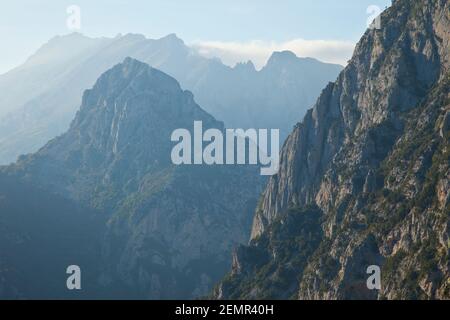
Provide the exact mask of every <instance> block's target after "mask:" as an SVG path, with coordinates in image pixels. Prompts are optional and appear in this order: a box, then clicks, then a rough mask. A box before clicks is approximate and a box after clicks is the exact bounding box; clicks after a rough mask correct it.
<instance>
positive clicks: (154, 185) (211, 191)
mask: <svg viewBox="0 0 450 320" xmlns="http://www.w3.org/2000/svg"><path fill="white" fill-rule="evenodd" d="M194 121H202V124H203V128H204V130H206V129H208V128H217V129H219V130H222V129H223V124H222V123H221V122H219V121H216V120H215V119H214V118H213V117H212V116H210V115H209V114H208V113H206V112H205V111H203V110H202V109H201V108H200V107H199V106H198V105H197V104H196V103H195V101H194V99H193V95H192V94H191V93H190V92H188V91H183V90H181V88H180V86H179V84H178V83H177V81H176V80H175V79H173V78H171V77H169V76H168V75H166V74H164V73H162V72H160V71H158V70H156V69H153V68H151V67H149V66H148V65H146V64H144V63H141V62H139V61H137V60H134V59H131V58H127V59H125V61H124V62H123V63H121V64H119V65H117V66H115V67H114V68H112V69H111V70H109V71H108V72H106V73H105V74H103V75H102V76H101V77H100V78H99V80H98V81H97V83H96V84H95V86H94V87H93V89H92V90H88V91H86V92H85V94H84V97H83V103H82V106H81V108H80V111H79V112H78V113H77V116H76V118H75V119H74V121H73V122H72V125H71V128H70V129H69V131H68V132H66V133H65V134H64V135H62V136H60V137H58V138H56V139H54V140H52V141H51V142H49V143H48V144H47V145H46V146H45V147H44V148H42V149H41V150H40V151H39V152H37V153H36V154H32V155H29V156H26V157H23V158H22V159H21V160H20V161H19V162H18V163H17V164H15V165H12V166H10V167H6V168H4V169H3V170H2V171H3V173H4V174H5V175H8V176H10V177H14V178H16V179H18V180H20V181H22V182H24V183H29V184H33V185H38V186H39V187H41V188H42V189H44V190H48V191H49V192H53V193H57V194H59V195H62V196H64V197H66V198H69V199H71V200H72V201H75V202H76V203H81V204H84V205H86V206H88V207H90V208H93V209H96V210H98V211H100V212H103V215H104V216H106V217H107V223H106V231H104V234H105V235H104V237H103V238H102V240H101V247H102V251H101V253H100V252H99V253H98V266H97V267H98V269H99V273H98V278H97V280H96V281H97V282H98V288H100V289H99V290H101V289H102V288H103V289H104V290H106V289H108V288H110V291H114V292H117V293H118V296H119V297H120V296H122V297H138V298H150V299H159V298H163V299H168V298H171V299H174V298H195V297H199V296H201V295H204V294H206V293H207V292H208V291H209V290H210V289H211V287H212V286H213V283H214V282H216V281H217V280H218V279H220V277H221V276H223V274H225V272H226V270H227V268H228V267H229V265H230V263H229V259H228V257H229V255H230V254H231V248H232V247H233V246H236V245H237V244H239V243H242V242H244V241H246V240H247V239H246V236H245V235H246V234H248V233H249V231H250V226H251V217H252V211H253V208H254V206H255V205H256V198H257V196H258V194H259V192H260V187H261V182H260V176H259V171H258V168H256V167H254V168H252V167H242V166H206V165H205V166H175V165H173V164H172V161H171V151H172V147H173V146H174V143H172V142H171V134H172V132H173V131H174V130H175V129H179V128H186V129H188V130H189V129H190V130H192V128H193V124H194ZM31 213H32V212H31ZM31 213H30V214H31ZM36 214H37V213H36ZM100 297H101V295H100Z"/></svg>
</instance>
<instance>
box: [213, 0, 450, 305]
mask: <svg viewBox="0 0 450 320" xmlns="http://www.w3.org/2000/svg"><path fill="white" fill-rule="evenodd" d="M449 12H450V8H449V3H448V1H443V0H433V1H425V0H423V1H407V0H401V1H400V0H399V1H396V2H395V3H394V4H393V6H392V7H391V8H389V9H388V10H387V11H386V12H384V13H383V15H382V20H381V23H382V28H381V30H369V31H367V32H366V34H365V35H364V36H363V38H362V39H361V41H360V42H359V44H358V45H357V47H356V49H355V53H354V56H353V58H352V60H351V61H350V63H349V65H348V66H347V67H346V68H345V69H344V71H343V72H342V73H341V74H340V76H339V78H338V80H337V82H335V83H332V84H330V85H328V86H327V88H326V89H325V90H324V91H323V93H322V95H321V96H320V97H319V99H318V101H317V103H316V105H315V106H314V108H313V109H312V110H310V111H309V112H308V113H307V115H306V116H305V119H304V120H303V122H302V123H301V124H298V126H297V127H296V128H295V130H294V131H293V133H291V135H290V136H289V138H288V139H287V141H286V143H285V145H284V147H283V150H282V153H281V170H280V172H279V174H278V175H276V176H274V177H272V178H271V179H270V181H269V183H268V185H267V187H266V190H265V191H264V194H263V197H262V198H261V200H260V205H259V206H258V208H257V210H256V213H255V218H254V223H253V231H252V239H251V242H250V244H249V246H242V247H240V248H239V249H238V250H237V251H236V252H235V254H234V255H233V268H232V271H231V273H230V275H229V276H228V277H226V278H225V279H224V280H223V281H222V282H221V283H220V284H219V285H218V286H217V288H216V290H215V291H214V294H213V297H214V298H219V299H230V298H250V299H255V298H272V299H273V298H275V299H283V298H294V299H386V298H387V299H417V298H421V299H448V298H449V297H450V291H449V282H448V279H449V276H450V271H449V214H450V207H449V206H450V190H449V185H450V171H449V170H450V168H449V148H450V146H449V131H448V130H449V126H448V122H449V117H450V96H449V92H450V74H449V70H450V69H449V67H450V59H449V52H450V47H449V42H450V34H449V30H450V16H449ZM305 226H307V227H305ZM369 265H378V266H380V267H381V275H382V287H381V290H380V291H377V290H375V291H371V290H369V289H368V288H367V287H366V280H367V278H368V277H369V275H368V274H367V273H366V269H367V267H368V266H369Z"/></svg>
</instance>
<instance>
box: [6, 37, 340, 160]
mask: <svg viewBox="0 0 450 320" xmlns="http://www.w3.org/2000/svg"><path fill="white" fill-rule="evenodd" d="M128 56H130V57H133V58H136V59H138V60H140V61H143V62H146V63H148V64H149V65H151V66H153V67H155V68H158V69H160V70H162V71H164V72H166V73H167V74H169V75H171V76H173V77H174V78H175V79H177V80H178V81H179V82H180V84H181V86H182V88H184V89H188V90H191V91H192V92H193V93H194V95H195V99H196V101H198V102H199V104H200V105H201V106H202V107H203V108H204V109H205V110H206V111H207V112H209V113H211V114H212V115H213V116H214V117H216V118H217V119H219V120H221V121H224V122H225V125H226V126H227V127H231V128H241V127H242V128H278V129H281V132H282V137H286V136H287V134H288V133H289V131H290V130H291V129H292V127H293V125H294V124H295V122H296V121H297V119H299V118H301V117H302V116H303V114H304V113H305V111H306V110H307V108H309V107H310V106H311V105H312V104H313V102H314V100H315V99H316V97H317V96H318V95H319V94H320V91H321V90H322V88H323V87H324V86H325V85H326V84H327V83H328V82H329V81H333V80H335V78H336V76H337V74H338V73H339V71H340V70H341V69H342V67H341V66H338V65H332V64H325V63H321V62H319V61H317V60H314V59H310V58H297V57H296V56H295V55H293V54H292V53H290V52H281V53H274V55H273V56H272V57H271V58H270V60H269V61H268V63H267V65H266V66H265V67H264V68H263V69H262V70H261V71H257V70H255V68H254V66H253V64H252V63H251V62H248V63H245V64H239V65H237V66H236V67H234V68H230V67H228V66H226V65H224V64H222V63H221V62H220V61H219V60H217V59H207V58H204V57H202V56H200V55H199V54H197V53H196V52H195V51H194V50H193V49H191V48H189V47H188V46H186V45H185V44H184V43H183V41H182V40H181V39H179V38H177V37H176V36H175V35H174V34H171V35H168V36H167V37H164V38H161V39H158V40H152V39H147V38H145V37H144V36H142V35H138V34H127V35H125V36H117V37H116V38H112V39H111V38H96V39H91V38H88V37H85V36H83V35H81V34H77V33H74V34H70V35H67V36H58V37H55V38H53V39H51V40H50V41H49V42H48V43H47V44H45V45H44V46H42V47H41V48H40V49H39V50H38V51H37V52H36V53H35V54H34V55H33V56H31V57H30V58H29V59H28V61H27V62H25V63H24V64H23V65H21V66H19V67H18V68H16V69H14V70H11V71H10V72H8V73H6V74H4V75H1V76H0V91H1V92H2V95H1V96H0V163H2V164H7V163H10V162H13V161H15V160H16V159H17V157H18V156H19V155H21V154H26V153H29V152H34V151H37V150H38V149H39V148H40V147H42V146H43V145H44V144H45V143H46V142H47V141H48V140H50V139H52V138H54V137H55V136H57V135H59V134H61V133H63V132H64V131H65V130H66V129H67V128H68V127H69V124H70V121H72V119H73V117H74V115H75V113H76V111H77V109H78V106H79V105H80V103H81V100H80V99H81V96H82V93H83V91H84V90H85V89H87V88H90V87H91V86H92V85H93V84H94V82H95V81H96V79H97V78H98V77H99V76H100V75H101V74H102V73H103V72H105V71H106V70H107V69H109V68H111V67H112V66H114V65H115V64H117V63H119V62H121V61H123V59H124V58H125V57H128ZM18 84H20V86H19V85H18Z"/></svg>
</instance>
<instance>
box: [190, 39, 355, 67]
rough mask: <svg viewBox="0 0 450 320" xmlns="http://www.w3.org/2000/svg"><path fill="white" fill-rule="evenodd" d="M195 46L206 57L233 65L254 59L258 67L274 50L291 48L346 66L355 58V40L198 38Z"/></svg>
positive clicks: (298, 52)
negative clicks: (213, 39) (281, 40)
mask: <svg viewBox="0 0 450 320" xmlns="http://www.w3.org/2000/svg"><path fill="white" fill-rule="evenodd" d="M192 47H193V48H195V49H197V50H198V52H199V53H200V54H202V55H204V56H206V57H218V58H220V59H221V60H222V61H223V62H224V63H225V64H228V65H230V66H233V65H235V64H236V63H237V62H245V61H248V60H252V61H253V63H254V64H255V66H256V67H257V68H261V67H263V66H264V65H265V64H266V62H267V60H268V58H269V57H270V55H271V54H272V53H273V52H274V51H283V50H289V51H292V52H294V53H295V54H296V55H297V56H299V57H311V58H316V59H318V60H321V61H324V62H329V63H338V64H341V65H344V66H345V65H346V64H347V61H348V60H349V59H350V58H351V56H352V53H353V50H354V48H355V43H353V42H348V41H335V40H304V39H293V40H290V41H286V42H267V41H259V40H254V41H249V42H223V41H196V42H194V43H192Z"/></svg>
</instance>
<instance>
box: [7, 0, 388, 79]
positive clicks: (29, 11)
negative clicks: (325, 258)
mask: <svg viewBox="0 0 450 320" xmlns="http://www.w3.org/2000/svg"><path fill="white" fill-rule="evenodd" d="M390 2H391V0H341V1H336V0H315V1H311V0H277V1H275V0H95V1H93V0H71V1H66V0H14V1H8V2H3V3H2V5H1V10H0V39H2V42H3V45H2V50H1V51H0V73H3V72H5V71H6V70H8V69H10V68H12V67H13V66H16V65H18V64H19V63H21V62H23V61H24V59H25V58H26V57H28V56H29V55H30V54H31V53H33V52H34V51H35V50H36V49H37V48H38V47H39V46H41V45H42V44H43V43H45V42H46V41H47V40H48V39H50V38H52V37H53V36H55V35H62V34H67V33H69V32H70V31H69V30H68V29H67V27H66V20H67V17H68V14H67V13H66V9H67V7H68V6H69V5H78V6H79V7H80V8H81V30H80V32H81V33H83V34H85V35H88V36H115V35H116V34H118V33H123V34H124V33H128V32H133V33H142V34H144V35H146V36H147V37H150V38H159V37H162V36H164V35H166V34H169V33H176V34H177V35H178V36H179V37H180V38H182V39H183V40H185V41H186V42H187V43H194V42H198V41H216V42H240V43H245V42H249V41H254V40H262V41H266V42H271V41H274V42H278V43H281V42H286V41H291V40H293V39H306V40H338V41H349V42H356V41H357V40H358V38H359V37H360V36H361V35H362V33H363V32H364V30H365V29H366V21H367V18H368V17H369V14H368V13H367V8H368V7H369V6H370V5H377V6H379V7H380V8H382V9H384V8H385V7H386V6H387V5H389V4H390Z"/></svg>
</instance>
